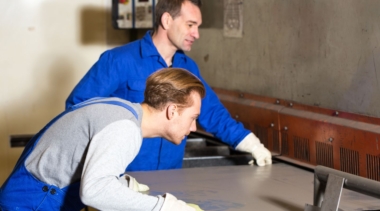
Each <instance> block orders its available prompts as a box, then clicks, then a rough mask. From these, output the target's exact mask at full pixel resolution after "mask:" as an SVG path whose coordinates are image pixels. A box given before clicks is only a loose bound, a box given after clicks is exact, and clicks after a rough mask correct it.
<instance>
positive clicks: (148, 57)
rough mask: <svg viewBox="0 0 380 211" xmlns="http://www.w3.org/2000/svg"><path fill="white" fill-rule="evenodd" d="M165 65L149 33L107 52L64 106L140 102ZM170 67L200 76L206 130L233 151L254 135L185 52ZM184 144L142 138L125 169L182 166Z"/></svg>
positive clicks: (203, 120) (179, 54)
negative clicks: (119, 100) (97, 100)
mask: <svg viewBox="0 0 380 211" xmlns="http://www.w3.org/2000/svg"><path fill="white" fill-rule="evenodd" d="M166 67H168V66H167V64H166V62H165V60H164V59H163V58H162V57H161V55H160V54H159V53H158V51H157V49H156V47H155V46H154V44H153V41H152V37H151V32H150V31H148V32H147V33H146V34H145V36H144V37H143V38H142V39H141V40H137V41H134V42H131V43H129V44H126V45H123V46H120V47H117V48H114V49H111V50H107V51H105V52H104V53H103V54H102V55H101V56H100V58H99V60H98V61H97V62H96V63H95V64H94V65H93V66H92V67H91V69H90V70H89V71H88V72H87V74H86V75H85V76H84V77H83V78H82V80H81V81H80V82H79V83H78V84H77V86H76V87H75V88H74V90H73V91H72V92H71V94H70V96H69V97H68V98H67V101H66V107H69V106H71V105H73V104H76V103H79V102H82V101H85V100H87V99H89V98H93V97H119V98H123V99H126V100H128V101H131V102H133V103H141V102H142V101H143V100H144V90H145V82H146V79H147V78H148V76H149V75H150V74H151V73H153V72H155V71H157V70H159V69H162V68H166ZM172 67H177V68H183V69H186V70H188V71H190V72H192V73H193V74H194V75H196V76H197V77H199V78H200V80H201V81H202V82H203V84H204V85H205V87H206V96H205V98H204V99H203V100H202V108H201V114H200V116H199V118H198V123H199V124H200V125H201V126H202V127H203V128H204V129H205V130H206V131H207V132H210V133H212V134H213V135H214V136H215V137H217V138H219V139H221V140H222V141H224V142H225V143H227V144H228V145H230V146H232V147H234V148H235V147H236V146H237V145H238V144H239V143H240V141H241V140H243V139H244V138H245V136H247V135H248V134H249V133H250V131H249V130H247V129H245V128H244V126H243V125H242V124H241V123H239V122H237V121H235V120H234V119H233V118H231V116H230V114H229V113H228V111H227V110H226V109H225V107H224V106H223V105H222V104H221V102H220V101H219V99H218V97H217V95H216V94H215V92H214V91H213V90H212V89H211V88H210V86H208V85H207V83H206V82H205V81H204V80H203V78H202V77H201V75H200V72H199V69H198V66H197V65H196V63H195V62H194V61H193V60H192V59H191V58H190V57H188V56H186V55H185V53H184V52H183V51H180V50H178V51H177V52H176V53H175V54H174V57H173V60H172ZM185 145H186V141H182V143H181V144H180V145H179V146H176V145H174V144H172V143H170V142H169V141H166V140H164V139H163V138H150V139H144V140H143V144H142V147H141V149H140V152H139V154H138V155H137V157H136V158H135V159H134V161H133V162H132V163H131V164H130V165H129V166H128V168H127V170H128V171H139V170H141V171H144V170H160V169H175V168H181V167H182V161H183V156H184V152H185Z"/></svg>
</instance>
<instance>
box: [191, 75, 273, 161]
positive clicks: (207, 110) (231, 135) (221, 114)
mask: <svg viewBox="0 0 380 211" xmlns="http://www.w3.org/2000/svg"><path fill="white" fill-rule="evenodd" d="M201 80H202V82H203V84H204V85H205V87H206V96H205V98H204V99H203V100H202V108H201V115H200V116H199V118H198V122H199V124H200V125H201V126H202V127H203V128H204V129H205V130H206V131H207V132H210V133H212V134H213V135H214V136H215V137H217V138H219V139H220V140H222V141H223V142H225V143H227V144H229V145H230V146H232V147H233V148H234V149H236V150H239V151H244V152H249V153H252V156H253V158H254V159H255V160H256V164H257V165H259V166H265V165H270V164H271V163H272V156H271V153H270V151H269V150H268V149H266V148H265V147H264V145H263V144H261V143H260V140H259V139H258V138H257V137H256V136H255V135H254V134H253V133H252V132H251V131H249V130H247V129H245V128H244V126H243V124H242V123H241V122H238V121H236V120H234V119H233V118H232V117H231V115H230V114H229V112H228V110H227V109H226V108H225V107H224V106H223V105H222V103H221V102H220V100H219V98H218V97H217V95H216V94H215V92H214V91H213V90H212V89H211V87H210V86H209V85H208V84H207V83H206V82H205V81H204V80H203V79H202V78H201Z"/></svg>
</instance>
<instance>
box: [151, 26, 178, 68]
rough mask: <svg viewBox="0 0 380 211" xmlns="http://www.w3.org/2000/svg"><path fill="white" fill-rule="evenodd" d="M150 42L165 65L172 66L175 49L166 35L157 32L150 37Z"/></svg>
mask: <svg viewBox="0 0 380 211" xmlns="http://www.w3.org/2000/svg"><path fill="white" fill-rule="evenodd" d="M152 40H153V44H154V46H155V47H156V48H157V51H158V53H159V54H160V55H161V57H162V58H163V59H164V60H165V62H166V65H167V66H168V67H170V66H171V65H172V60H173V56H174V54H175V52H176V51H177V48H176V47H175V46H173V44H172V43H171V42H170V40H169V39H168V38H167V35H166V34H165V33H164V32H160V30H158V31H157V32H155V33H154V34H153V35H152Z"/></svg>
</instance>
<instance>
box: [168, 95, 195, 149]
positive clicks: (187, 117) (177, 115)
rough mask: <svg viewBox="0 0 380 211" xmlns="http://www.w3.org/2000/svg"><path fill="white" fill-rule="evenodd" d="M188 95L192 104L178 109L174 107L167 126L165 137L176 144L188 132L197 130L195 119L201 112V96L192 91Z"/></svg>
mask: <svg viewBox="0 0 380 211" xmlns="http://www.w3.org/2000/svg"><path fill="white" fill-rule="evenodd" d="M189 97H190V100H191V101H192V102H193V104H192V105H191V106H190V107H186V108H182V109H181V110H180V111H178V109H176V111H175V112H174V116H173V119H171V120H170V121H171V123H170V126H169V127H168V128H167V134H166V136H167V137H165V138H166V139H168V140H169V141H170V142H172V143H174V144H177V145H178V144H180V143H181V141H182V140H183V139H184V138H185V136H187V135H189V134H190V132H192V131H196V130H197V126H196V120H197V118H198V116H199V114H200V112H201V97H200V95H199V94H198V93H197V92H194V91H193V92H192V93H191V94H190V96H189Z"/></svg>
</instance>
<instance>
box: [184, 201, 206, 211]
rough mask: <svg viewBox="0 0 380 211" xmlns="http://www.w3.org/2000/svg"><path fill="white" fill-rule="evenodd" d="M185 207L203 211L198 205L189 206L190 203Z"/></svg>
mask: <svg viewBox="0 0 380 211" xmlns="http://www.w3.org/2000/svg"><path fill="white" fill-rule="evenodd" d="M187 205H189V206H190V207H192V208H194V209H195V211H204V210H202V209H201V208H200V207H199V206H198V205H196V204H191V203H187Z"/></svg>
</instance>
